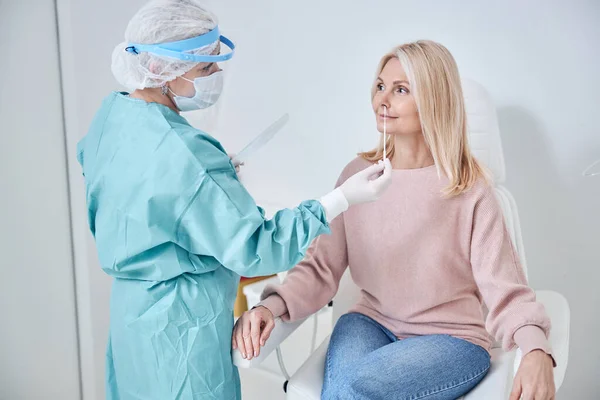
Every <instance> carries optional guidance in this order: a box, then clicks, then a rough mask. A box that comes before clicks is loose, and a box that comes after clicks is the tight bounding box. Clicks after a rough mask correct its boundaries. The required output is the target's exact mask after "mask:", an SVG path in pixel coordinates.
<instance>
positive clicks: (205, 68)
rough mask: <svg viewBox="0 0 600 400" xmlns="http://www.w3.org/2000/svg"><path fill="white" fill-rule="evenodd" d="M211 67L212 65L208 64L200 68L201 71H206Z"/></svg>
mask: <svg viewBox="0 0 600 400" xmlns="http://www.w3.org/2000/svg"><path fill="white" fill-rule="evenodd" d="M212 66H213V65H212V63H210V64H208V65H207V66H206V67H204V68H202V71H208V70H209V69H210V68H211V67H212Z"/></svg>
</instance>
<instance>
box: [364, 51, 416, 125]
mask: <svg viewBox="0 0 600 400" xmlns="http://www.w3.org/2000/svg"><path fill="white" fill-rule="evenodd" d="M374 93H375V95H374V96H373V99H372V100H371V102H372V104H373V111H374V112H375V117H376V119H377V130H378V131H379V132H383V121H384V119H386V125H387V133H388V134H390V135H415V134H421V122H420V120H419V111H418V110H417V103H416V102H415V98H414V97H413V95H412V93H411V88H410V84H409V83H408V78H407V77H406V73H405V72H404V68H402V64H400V61H399V60H398V59H397V58H392V59H390V61H388V62H387V64H386V65H385V67H384V68H383V70H382V71H381V74H379V77H378V78H377V80H376V81H375V91H374ZM384 106H387V118H385V117H384V108H385V107H384Z"/></svg>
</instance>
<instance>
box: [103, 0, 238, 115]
mask: <svg viewBox="0 0 600 400" xmlns="http://www.w3.org/2000/svg"><path fill="white" fill-rule="evenodd" d="M221 42H224V43H225V44H227V45H228V46H229V47H232V46H233V44H232V43H231V42H230V41H229V40H227V39H226V38H224V37H222V36H220V34H219V29H218V25H217V18H216V16H215V15H214V14H213V13H211V12H210V11H208V10H206V9H205V8H203V7H202V6H201V5H199V4H198V3H197V2H195V1H194V0H154V1H151V2H149V3H148V4H146V5H145V6H144V7H142V8H141V9H140V10H139V11H138V12H137V13H136V14H135V15H134V16H133V18H132V19H131V21H129V25H128V26H127V29H126V31H125V42H123V43H121V44H119V45H118V46H117V47H116V48H115V50H114V52H113V61H112V71H113V74H114V76H115V78H116V79H117V80H118V81H119V83H121V84H122V85H123V86H125V87H126V88H127V89H129V90H135V89H147V88H161V90H162V92H163V94H164V95H168V96H170V97H171V98H173V99H174V102H175V103H176V104H177V103H180V104H183V106H182V107H183V108H189V107H192V103H190V104H185V103H186V100H185V99H189V100H190V101H191V99H192V98H194V96H195V95H196V97H198V96H197V94H198V93H199V89H200V91H205V92H206V93H204V99H203V100H198V99H195V100H198V101H204V103H206V104H208V103H210V102H214V101H216V99H215V96H216V97H218V93H220V89H221V87H222V84H223V80H222V76H221V75H222V74H221V73H220V72H221V69H220V67H219V65H218V64H217V62H218V61H225V60H227V59H229V58H231V55H232V53H229V54H227V55H225V56H223V55H219V54H220V51H221ZM213 75H215V76H213ZM198 78H200V79H198ZM177 100H179V101H177ZM194 104H195V103H194ZM206 104H204V105H206ZM178 107H179V105H178ZM182 107H179V108H180V109H183V108H182ZM192 108H193V107H192ZM197 108H203V107H202V106H200V107H197ZM190 109H191V108H190Z"/></svg>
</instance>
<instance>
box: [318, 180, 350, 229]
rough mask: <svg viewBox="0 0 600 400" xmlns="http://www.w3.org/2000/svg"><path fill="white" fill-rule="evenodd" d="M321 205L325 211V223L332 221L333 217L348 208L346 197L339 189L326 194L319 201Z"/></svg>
mask: <svg viewBox="0 0 600 400" xmlns="http://www.w3.org/2000/svg"><path fill="white" fill-rule="evenodd" d="M320 202H321V205H322V206H323V208H324V209H325V217H326V218H327V222H331V221H333V219H334V218H335V217H337V216H338V215H340V214H341V213H343V212H344V211H346V210H347V209H348V207H349V204H348V200H346V196H344V193H342V189H340V188H339V187H338V188H336V189H334V190H333V191H332V192H329V193H327V194H326V195H325V196H323V197H321V199H320Z"/></svg>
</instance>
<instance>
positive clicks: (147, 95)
mask: <svg viewBox="0 0 600 400" xmlns="http://www.w3.org/2000/svg"><path fill="white" fill-rule="evenodd" d="M129 97H132V98H134V99H140V100H144V101H145V102H147V103H158V104H162V105H163V106H167V107H169V108H170V109H171V110H173V111H175V112H176V113H178V114H179V110H178V109H177V107H176V106H175V103H173V100H171V97H169V96H168V95H163V94H162V89H161V88H145V89H137V90H134V91H133V93H131V94H129Z"/></svg>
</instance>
